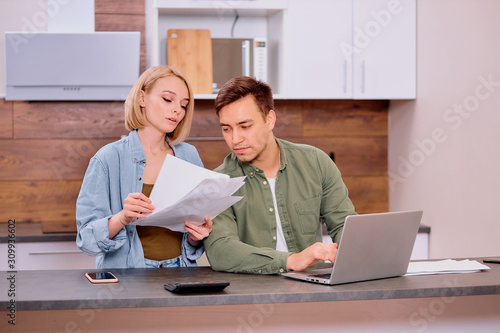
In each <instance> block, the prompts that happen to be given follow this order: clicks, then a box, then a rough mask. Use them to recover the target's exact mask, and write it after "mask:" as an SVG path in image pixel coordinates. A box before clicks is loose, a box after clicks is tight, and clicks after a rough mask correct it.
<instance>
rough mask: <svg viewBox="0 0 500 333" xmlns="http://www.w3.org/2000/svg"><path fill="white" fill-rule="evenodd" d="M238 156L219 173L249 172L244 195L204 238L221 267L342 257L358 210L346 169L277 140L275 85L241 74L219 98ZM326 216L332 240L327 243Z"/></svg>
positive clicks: (261, 267) (269, 268)
mask: <svg viewBox="0 0 500 333" xmlns="http://www.w3.org/2000/svg"><path fill="white" fill-rule="evenodd" d="M215 110H216V112H217V115H218V117H219V120H220V126H221V128H222V133H223V136H224V139H225V141H226V143H227V145H228V146H229V148H230V149H231V153H230V154H229V155H228V156H227V157H226V158H225V159H224V162H223V164H222V165H221V166H219V167H218V168H217V169H215V171H218V172H221V173H225V174H228V175H229V176H231V177H239V176H246V179H245V185H243V187H241V188H240V189H239V190H238V191H237V192H236V193H235V194H236V195H241V196H243V199H242V200H241V201H239V202H238V203H236V204H235V205H233V206H232V207H230V208H229V209H227V210H226V211H224V212H223V213H221V214H220V215H219V216H217V217H216V218H215V219H214V220H213V229H212V233H211V234H210V235H209V237H208V238H207V239H206V240H205V249H206V252H207V258H208V260H209V262H210V264H211V266H212V268H213V269H214V270H219V271H228V272H241V273H255V274H276V273H283V272H286V271H290V270H294V271H299V270H303V269H305V268H307V267H309V266H312V265H314V264H315V263H317V262H318V261H320V260H330V261H332V262H333V261H334V260H335V255H336V253H337V243H338V242H339V240H340V235H341V233H342V228H343V225H344V220H345V217H346V216H347V215H352V214H356V213H355V211H354V207H353V205H352V203H351V201H350V199H349V197H348V191H347V188H346V186H345V185H344V183H343V181H342V178H341V175H340V172H339V170H338V168H337V167H336V166H335V164H334V163H333V161H332V160H331V159H330V158H329V156H328V155H326V154H325V153H324V152H323V151H321V150H319V149H317V148H315V147H312V146H308V145H300V144H294V143H290V142H287V141H284V140H280V139H277V138H275V137H274V134H273V128H274V125H275V122H276V113H275V112H274V103H273V98H272V92H271V88H270V87H269V86H268V85H267V84H265V83H263V82H259V81H256V80H255V79H253V78H250V77H245V76H240V77H236V78H234V79H231V80H230V81H228V82H227V83H226V84H224V85H223V86H222V88H221V90H220V92H219V94H218V95H217V98H216V99H215ZM321 219H322V220H324V222H325V223H326V225H327V227H328V233H329V235H330V236H331V238H332V240H333V242H334V243H333V244H324V243H322V242H321V240H322V225H321V221H320V220H321Z"/></svg>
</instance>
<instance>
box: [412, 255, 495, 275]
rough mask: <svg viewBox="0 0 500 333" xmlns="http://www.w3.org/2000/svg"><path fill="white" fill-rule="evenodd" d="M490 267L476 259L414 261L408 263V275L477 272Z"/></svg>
mask: <svg viewBox="0 0 500 333" xmlns="http://www.w3.org/2000/svg"><path fill="white" fill-rule="evenodd" d="M485 269H490V268H489V267H488V266H486V265H483V264H481V263H479V262H477V261H476V260H469V259H465V260H453V259H446V260H438V261H412V262H410V264H409V265H408V271H407V273H406V275H425V274H450V273H475V272H479V271H481V270H485Z"/></svg>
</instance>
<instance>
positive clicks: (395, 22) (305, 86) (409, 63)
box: [285, 0, 416, 99]
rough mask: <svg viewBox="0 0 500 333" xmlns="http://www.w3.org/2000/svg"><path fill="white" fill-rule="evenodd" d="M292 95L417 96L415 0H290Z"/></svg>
mask: <svg viewBox="0 0 500 333" xmlns="http://www.w3.org/2000/svg"><path fill="white" fill-rule="evenodd" d="M285 25H286V28H285V43H286V46H285V50H286V52H285V55H286V56H285V63H286V71H285V75H286V79H285V82H286V90H285V94H286V96H287V98H292V99H293V98H298V99H306V98H307V99H319V98H325V99H413V98H415V97H416V2H415V0H333V1H332V0H311V1H308V2H304V1H294V0H291V1H289V5H288V9H287V15H286V22H285Z"/></svg>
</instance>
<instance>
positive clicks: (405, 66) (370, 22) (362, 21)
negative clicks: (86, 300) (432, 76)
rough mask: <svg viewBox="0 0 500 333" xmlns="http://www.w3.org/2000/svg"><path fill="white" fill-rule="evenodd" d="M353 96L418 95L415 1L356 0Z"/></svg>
mask: <svg viewBox="0 0 500 333" xmlns="http://www.w3.org/2000/svg"><path fill="white" fill-rule="evenodd" d="M352 41H353V43H352V46H353V81H354V83H353V98H354V99H413V98H416V0H353V39H352Z"/></svg>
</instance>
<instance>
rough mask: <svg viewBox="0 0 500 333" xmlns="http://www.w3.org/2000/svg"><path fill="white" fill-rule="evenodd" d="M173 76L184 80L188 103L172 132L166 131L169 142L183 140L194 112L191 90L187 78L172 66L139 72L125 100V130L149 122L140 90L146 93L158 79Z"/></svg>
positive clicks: (140, 126) (175, 142) (140, 127)
mask: <svg viewBox="0 0 500 333" xmlns="http://www.w3.org/2000/svg"><path fill="white" fill-rule="evenodd" d="M167 76H175V77H178V78H179V79H181V80H182V81H184V83H185V84H186V87H187V89H188V93H189V103H188V105H187V108H186V114H185V115H184V118H183V119H182V120H181V122H180V123H179V124H178V125H177V127H176V128H175V130H174V131H173V132H172V133H167V136H168V138H169V141H170V143H171V144H173V145H176V144H179V143H181V142H182V141H184V140H185V139H186V138H187V137H188V135H189V131H190V130H191V123H192V121H193V113H194V97H193V90H192V89H191V86H190V85H189V82H188V80H187V78H186V77H185V76H184V74H183V73H182V72H181V70H180V69H178V68H176V67H173V66H161V65H160V66H154V67H151V68H149V69H147V70H146V71H145V72H144V73H142V74H141V76H140V77H139V79H137V81H136V82H135V84H134V86H133V87H132V89H131V90H130V92H129V94H128V96H127V100H126V101H125V127H126V128H127V130H129V131H132V130H136V129H137V130H138V129H142V128H144V127H145V126H147V125H148V124H149V123H148V121H147V119H146V117H145V115H144V113H143V110H142V108H141V106H140V102H141V91H144V93H145V94H147V93H148V92H149V91H150V90H151V88H152V87H153V85H154V84H155V83H156V81H157V80H158V79H161V78H164V77H167Z"/></svg>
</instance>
